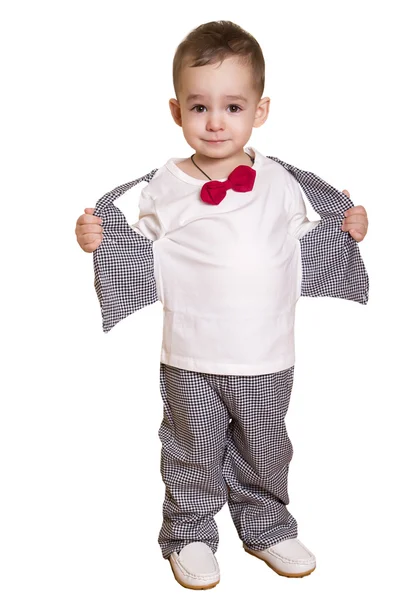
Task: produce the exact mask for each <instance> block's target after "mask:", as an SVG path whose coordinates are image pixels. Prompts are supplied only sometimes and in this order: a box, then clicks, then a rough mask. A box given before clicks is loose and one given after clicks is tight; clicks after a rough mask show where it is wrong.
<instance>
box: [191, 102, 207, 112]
mask: <svg viewBox="0 0 400 600" xmlns="http://www.w3.org/2000/svg"><path fill="white" fill-rule="evenodd" d="M203 108H204V110H202V109H203ZM192 110H194V112H198V113H202V112H204V111H205V110H206V107H205V106H203V104H196V106H193V108H192Z"/></svg>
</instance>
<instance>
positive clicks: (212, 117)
mask: <svg viewBox="0 0 400 600" xmlns="http://www.w3.org/2000/svg"><path fill="white" fill-rule="evenodd" d="M264 71H265V66H264V58H263V55H262V51H261V48H260V46H259V44H258V43H257V41H256V40H255V39H254V38H253V37H252V36H251V35H250V34H248V33H247V32H245V31H244V30H243V29H241V28H240V27H238V26H237V25H235V24H233V23H231V22H229V21H219V22H212V23H207V24H205V25H201V26H200V27H198V28H197V29H195V30H193V31H192V32H191V33H190V34H189V35H188V36H187V37H186V39H185V40H184V41H183V42H182V43H181V44H180V45H179V47H178V49H177V51H176V54H175V57H174V63H173V80H174V88H175V93H176V99H171V100H170V109H171V113H172V117H173V119H174V121H175V122H176V123H177V125H179V126H180V127H182V131H183V135H184V137H185V139H186V141H187V143H188V144H189V146H190V147H191V148H192V149H193V150H194V153H193V154H192V156H191V157H190V158H186V159H174V158H171V159H170V160H168V162H167V163H166V164H165V165H164V166H163V167H162V168H160V169H159V170H157V171H156V172H152V173H150V174H149V175H148V176H145V177H144V178H141V179H140V180H137V181H135V182H133V183H132V184H126V186H125V189H127V188H128V187H131V186H132V185H134V184H135V183H137V182H139V181H143V180H146V181H148V182H149V183H148V185H147V186H146V187H144V188H143V190H142V192H141V197H140V217H139V221H138V222H137V223H136V224H135V225H133V226H132V229H133V232H134V239H135V244H137V245H136V246H135V248H138V249H139V250H137V251H135V253H134V258H133V261H135V262H136V263H137V264H138V265H139V266H138V271H137V272H138V273H139V272H143V271H144V270H145V269H146V268H147V267H145V260H147V259H148V258H149V256H150V259H149V260H150V263H151V269H150V270H149V271H148V272H149V274H150V275H151V277H152V276H153V273H154V280H155V285H156V292H157V294H156V295H157V298H158V299H160V300H161V302H162V304H163V306H164V331H163V344H162V351H161V365H160V383H161V394H162V397H163V401H164V419H163V422H162V424H161V428H160V432H159V435H160V439H161V441H162V457H161V472H162V477H163V481H164V483H165V486H166V494H165V501H164V507H163V517H164V519H163V524H162V527H161V531H160V536H159V543H160V546H161V550H162V554H163V556H164V558H168V559H169V561H170V564H171V567H172V570H173V573H174V575H175V578H176V579H177V581H178V582H179V583H180V584H181V585H183V586H184V587H188V588H191V589H207V588H212V587H214V586H215V585H217V583H218V582H219V568H218V563H217V560H216V558H215V555H214V553H215V551H216V549H217V545H218V532H217V528H216V524H215V521H214V516H215V514H216V513H217V512H218V511H219V510H220V509H221V508H222V506H223V505H224V504H225V502H226V501H228V504H229V508H230V511H231V515H232V519H233V522H234V524H235V526H236V529H237V531H238V534H239V536H240V538H241V540H242V541H243V545H244V548H245V550H246V551H247V552H249V553H250V554H252V555H254V556H256V557H258V558H260V559H262V560H264V561H265V562H266V563H267V564H268V565H269V566H270V567H271V568H272V569H273V570H275V571H276V572H277V573H278V574H280V575H285V576H288V577H303V576H305V575H308V574H310V573H311V572H312V571H313V570H314V569H315V566H316V561H315V557H314V555H313V554H312V553H311V552H310V551H309V550H308V549H307V548H306V547H305V546H304V545H303V544H302V543H301V542H300V541H299V540H298V539H297V525H296V521H295V519H294V518H293V516H292V515H291V514H290V513H289V512H288V510H287V508H286V506H287V504H288V502H289V499H288V492H287V475H288V468H289V463H290V460H291V457H292V446H291V443H290V440H289V438H288V435H287V432H286V428H285V422H284V420H285V415H286V412H287V409H288V404H289V399H290V394H291V389H292V383H293V371H294V313H295V305H296V302H297V300H298V298H299V296H300V292H301V285H302V281H301V280H302V263H301V258H302V257H301V252H300V243H299V240H300V239H302V238H304V236H306V235H310V232H311V231H312V230H314V229H316V228H317V227H318V226H319V225H320V221H315V222H309V221H308V219H307V216H306V208H305V204H304V200H303V198H302V195H301V192H300V188H299V186H298V184H297V182H296V180H295V178H294V177H293V176H292V175H291V174H290V173H289V172H288V170H287V167H288V166H287V165H285V166H282V164H279V161H276V160H275V159H274V160H272V159H271V158H266V157H265V156H263V155H262V154H261V153H260V152H258V151H257V150H256V149H254V148H252V147H246V143H247V142H248V140H249V138H250V136H251V132H252V128H253V127H260V126H261V125H262V124H263V123H264V122H265V121H266V119H267V117H268V110H269V98H267V97H262V93H263V89H264ZM285 167H286V168H285ZM122 188H124V186H122V187H121V188H120V190H119V191H118V192H117V193H114V195H113V198H115V197H117V196H118V195H120V193H123V191H125V189H122ZM121 190H122V191H121ZM93 212H94V209H86V210H85V214H84V215H81V216H80V217H79V219H78V221H77V227H76V234H77V239H78V242H79V244H80V246H81V247H82V248H83V249H84V250H85V251H87V252H93V251H95V250H96V251H97V248H98V247H99V245H100V244H102V245H104V243H103V228H102V226H101V219H100V218H99V217H97V216H94V214H93ZM326 218H327V219H330V218H331V217H330V214H329V215H328V216H327V217H326ZM330 222H332V223H333V226H334V228H335V231H334V232H333V233H332V235H333V236H336V238H335V239H337V236H342V238H343V236H345V237H346V238H349V236H351V237H352V238H353V239H354V240H356V241H358V242H359V241H361V240H362V239H363V238H364V237H365V234H366V232H367V227H368V220H367V215H366V212H365V209H364V208H363V207H361V206H358V207H353V208H350V209H349V210H347V211H346V213H345V218H344V219H343V218H341V222H340V224H339V226H338V225H337V221H330ZM340 227H341V231H340ZM337 230H339V231H337ZM344 232H346V233H344ZM104 233H105V232H104ZM342 238H341V239H342ZM304 239H306V238H304ZM352 243H353V244H354V242H352ZM151 251H152V252H153V258H152V257H151ZM109 252H112V247H111V246H110V250H109ZM95 255H96V253H95ZM109 256H110V255H109ZM146 257H147V258H146ZM108 260H110V259H109V258H108ZM112 260H114V259H112ZM115 260H117V259H115ZM153 261H154V262H153ZM150 275H149V277H150ZM138 276H139V275H138ZM129 285H131V286H137V288H136V292H137V293H138V294H140V290H139V284H138V283H137V282H136V280H132V283H131V284H129ZM142 285H144V284H142ZM99 286H100V284H99ZM128 287H129V286H127V288H128ZM103 291H104V288H103V290H102V289H101V287H99V289H98V293H99V299H100V301H102V294H103ZM129 293H130V292H129V290H128V289H127V294H129ZM310 295H311V294H310ZM336 295H338V294H336ZM353 299H354V298H353ZM152 301H155V297H154V294H153V296H152V298H151V299H150V300H149V301H148V302H147V303H150V302H152ZM364 303H365V302H364ZM145 304H146V302H144V303H143V305H145ZM132 310H133V309H132Z"/></svg>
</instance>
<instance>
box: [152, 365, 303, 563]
mask: <svg viewBox="0 0 400 600" xmlns="http://www.w3.org/2000/svg"><path fill="white" fill-rule="evenodd" d="M293 373H294V367H290V368H289V369H286V370H284V371H281V372H279V373H272V374H271V373H270V374H267V375H251V376H236V375H211V374H207V373H197V372H193V371H186V370H183V369H178V368H177V367H172V366H169V365H165V364H161V366H160V388H161V395H162V398H163V402H164V418H163V421H162V424H161V427H160V430H159V436H160V439H161V442H162V453H161V474H162V477H163V481H164V483H165V488H166V494H165V501H164V507H163V524H162V527H161V531H160V536H159V543H160V546H161V551H162V554H163V556H164V558H167V557H168V556H169V555H170V554H171V553H172V552H179V551H180V550H181V549H182V548H183V547H184V546H185V545H186V544H189V543H190V542H193V541H201V542H205V543H206V544H208V545H209V546H210V547H211V549H212V550H213V552H215V551H216V550H217V546H218V531H217V526H216V523H215V520H214V515H215V514H216V513H217V512H218V511H219V510H220V509H221V508H222V506H223V505H224V504H225V502H226V501H228V504H229V509H230V512H231V515H232V519H233V522H234V524H235V527H236V529H237V532H238V534H239V537H240V539H241V540H243V542H244V543H245V544H246V545H247V546H248V547H249V548H252V549H254V550H263V549H265V548H268V547H269V546H272V545H274V544H277V543H278V542H280V541H282V540H284V539H288V538H293V537H296V536H297V524H296V521H295V519H294V518H293V517H292V515H291V514H290V513H289V512H288V510H287V508H286V505H287V504H288V502H289V497H288V490H287V476H288V468H289V462H290V460H291V458H292V445H291V442H290V440H289V438H288V435H287V431H286V427H285V415H286V412H287V409H288V405H289V399H290V394H291V390H292V384H293Z"/></svg>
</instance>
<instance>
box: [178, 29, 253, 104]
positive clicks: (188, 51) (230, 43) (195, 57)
mask: <svg viewBox="0 0 400 600" xmlns="http://www.w3.org/2000/svg"><path fill="white" fill-rule="evenodd" d="M230 56H238V57H240V58H241V59H243V60H244V61H245V62H246V63H247V64H250V65H251V67H252V69H253V76H254V87H255V89H256V90H257V92H259V94H260V98H261V96H262V93H263V91H264V82H265V62H264V56H263V53H262V50H261V48H260V45H259V43H258V42H257V40H256V39H255V38H254V37H253V36H252V35H250V33H248V32H247V31H245V30H244V29H242V28H241V27H239V25H236V24H235V23H232V21H211V22H210V23H204V24H203V25H200V26H199V27H197V28H196V29H193V30H192V31H191V32H190V33H189V34H188V35H187V36H186V37H185V39H184V40H183V41H182V42H181V43H180V44H179V46H178V48H177V49H176V52H175V56H174V62H173V67H172V77H173V84H174V89H175V94H176V96H177V97H178V90H179V84H180V81H179V77H180V73H181V70H182V67H183V66H186V65H188V66H189V67H202V66H203V65H208V64H214V63H215V62H217V61H218V60H220V61H221V62H222V61H223V60H224V59H225V58H228V57H230Z"/></svg>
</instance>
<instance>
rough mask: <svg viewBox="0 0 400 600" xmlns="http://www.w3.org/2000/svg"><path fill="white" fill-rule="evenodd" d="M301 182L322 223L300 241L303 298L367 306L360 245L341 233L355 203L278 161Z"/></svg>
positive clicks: (344, 233)
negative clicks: (326, 299)
mask: <svg viewBox="0 0 400 600" xmlns="http://www.w3.org/2000/svg"><path fill="white" fill-rule="evenodd" d="M268 158H271V159H272V160H275V161H276V162H278V163H279V164H281V165H282V166H284V167H285V169H287V170H288V171H289V173H291V174H292V175H293V176H294V177H295V178H296V179H297V181H298V182H299V184H300V185H301V187H302V188H303V191H304V193H305V195H306V196H307V198H308V199H309V201H310V204H311V206H312V207H313V209H314V210H315V211H316V212H317V213H318V214H319V215H320V217H321V221H320V223H319V224H318V225H317V227H315V228H314V229H312V230H311V231H309V232H308V233H306V234H305V235H304V236H303V237H302V238H301V239H300V249H301V261H302V270H303V276H302V282H301V295H302V296H331V297H332V298H343V299H346V300H354V301H355V302H359V303H360V304H367V302H368V292H369V279H368V274H367V272H366V270H365V266H364V263H363V260H362V258H361V255H360V250H359V247H358V243H357V242H356V241H355V240H354V239H353V238H352V237H351V235H349V234H348V233H347V232H345V231H342V230H341V226H342V222H343V218H344V213H345V211H346V210H348V209H349V208H351V207H352V206H354V205H353V203H352V202H351V200H350V199H349V198H348V197H347V196H346V194H343V192H339V191H338V190H336V189H335V188H334V187H332V186H331V185H329V183H326V182H325V181H323V180H322V179H320V178H319V177H318V176H317V175H314V173H310V172H309V171H302V170H301V169H297V168H296V167H293V166H292V165H289V164H287V163H285V162H283V161H281V160H279V159H278V158H274V157H273V156H268Z"/></svg>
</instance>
